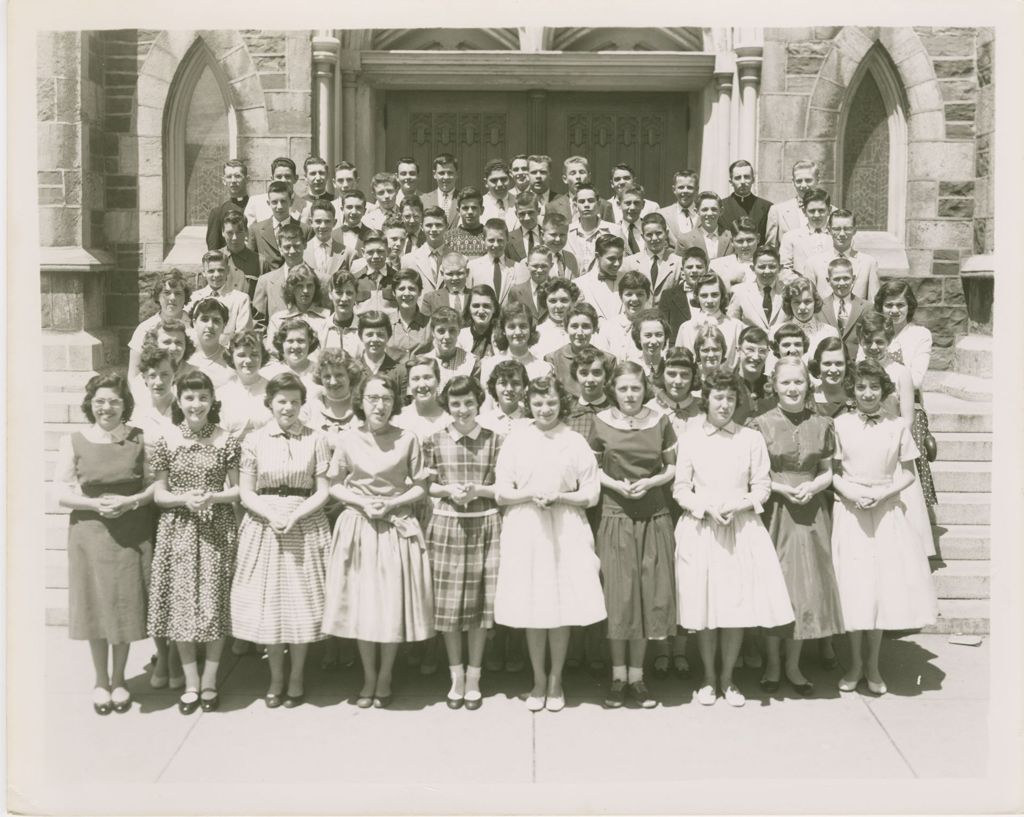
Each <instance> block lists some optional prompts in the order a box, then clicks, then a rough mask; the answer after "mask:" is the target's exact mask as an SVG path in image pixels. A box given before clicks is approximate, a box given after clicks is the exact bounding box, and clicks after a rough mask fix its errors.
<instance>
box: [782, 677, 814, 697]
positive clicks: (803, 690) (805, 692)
mask: <svg viewBox="0 0 1024 817" xmlns="http://www.w3.org/2000/svg"><path fill="white" fill-rule="evenodd" d="M787 680H788V679H787ZM789 685H790V686H791V687H793V689H795V690H796V692H797V694H798V695H802V696H803V697H804V698H809V697H810V696H811V695H813V694H814V684H794V683H793V682H792V681H790V682H789Z"/></svg>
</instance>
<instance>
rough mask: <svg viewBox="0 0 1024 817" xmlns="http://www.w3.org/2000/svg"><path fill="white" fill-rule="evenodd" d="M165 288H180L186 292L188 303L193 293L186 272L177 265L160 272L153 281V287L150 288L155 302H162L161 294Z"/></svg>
mask: <svg viewBox="0 0 1024 817" xmlns="http://www.w3.org/2000/svg"><path fill="white" fill-rule="evenodd" d="M165 289H172V290H179V289H180V290H181V291H182V293H183V294H184V301H185V303H188V299H189V297H190V296H191V295H192V289H191V287H189V285H188V279H186V278H185V273H183V272H182V271H181V270H180V269H178V268H177V267H173V268H171V269H169V270H167V271H166V272H162V273H160V276H159V277H158V278H157V279H156V281H155V282H154V283H153V289H151V290H150V295H151V297H152V298H153V303H155V304H159V303H160V296H161V295H162V294H163V291H164V290H165ZM182 306H184V304H182Z"/></svg>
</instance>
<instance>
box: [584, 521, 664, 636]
mask: <svg viewBox="0 0 1024 817" xmlns="http://www.w3.org/2000/svg"><path fill="white" fill-rule="evenodd" d="M596 549H597V555H598V558H599V559H600V560H601V584H602V586H603V588H604V602H605V607H606V608H607V610H608V638H615V639H632V638H648V639H660V638H667V637H668V636H670V635H674V634H675V631H676V615H677V614H676V587H675V558H674V552H675V538H674V536H673V534H672V517H671V516H670V515H669V512H668V511H667V510H665V511H662V512H661V513H658V514H655V515H654V516H653V517H651V518H650V519H631V518H630V517H629V516H627V515H626V514H624V513H621V512H615V510H612V509H605V510H604V512H603V513H602V514H601V525H600V527H599V528H598V530H597V537H596Z"/></svg>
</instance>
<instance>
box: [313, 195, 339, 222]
mask: <svg viewBox="0 0 1024 817" xmlns="http://www.w3.org/2000/svg"><path fill="white" fill-rule="evenodd" d="M317 210H322V211H323V212H325V213H327V214H328V215H330V217H331V218H333V219H337V218H338V211H337V210H335V209H334V204H333V203H332V202H329V201H328V200H327V199H317V200H316V201H314V202H313V203H312V204H311V205H310V207H309V217H310V218H312V217H313V213H315V212H316V211H317Z"/></svg>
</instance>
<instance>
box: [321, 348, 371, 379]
mask: <svg viewBox="0 0 1024 817" xmlns="http://www.w3.org/2000/svg"><path fill="white" fill-rule="evenodd" d="M328 366H335V367H337V368H339V369H343V370H344V371H345V376H346V377H347V378H348V382H349V386H350V387H354V386H355V385H357V384H358V383H359V381H360V379H362V377H363V375H364V373H365V372H366V370H365V369H364V368H363V367H362V366H360V365H359V364H358V363H357V362H356V361H355V359H354V358H353V357H352V356H351V355H350V354H348V353H347V352H346V351H345V350H344V349H323V350H321V352H320V356H319V357H318V358H317V361H316V366H315V367H314V369H313V382H314V383H316V384H317V385H318V386H323V384H324V375H323V373H324V372H325V371H326V370H327V367H328Z"/></svg>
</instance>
